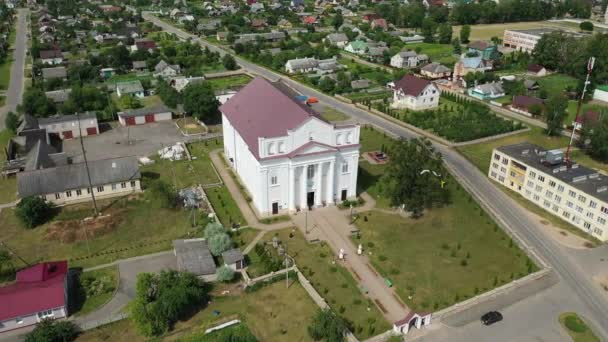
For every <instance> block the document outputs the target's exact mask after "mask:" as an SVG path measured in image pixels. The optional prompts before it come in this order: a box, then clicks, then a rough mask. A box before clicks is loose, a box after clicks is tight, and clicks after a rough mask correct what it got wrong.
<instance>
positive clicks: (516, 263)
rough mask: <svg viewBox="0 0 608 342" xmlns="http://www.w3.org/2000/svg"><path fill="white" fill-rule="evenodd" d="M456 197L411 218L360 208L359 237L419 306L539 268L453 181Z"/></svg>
mask: <svg viewBox="0 0 608 342" xmlns="http://www.w3.org/2000/svg"><path fill="white" fill-rule="evenodd" d="M449 183H450V185H449V187H450V190H451V192H452V203H451V204H450V205H449V206H447V207H445V208H440V209H433V210H431V211H427V212H426V213H425V214H424V216H423V217H421V218H419V219H408V218H404V217H402V216H400V215H397V214H389V213H384V212H380V211H371V212H366V213H362V214H361V215H362V216H363V219H359V220H358V221H357V226H358V227H359V229H360V231H361V236H360V238H356V237H353V242H354V243H355V244H359V243H361V244H363V246H364V247H366V253H369V252H371V253H372V255H371V257H370V258H371V262H372V264H373V266H374V267H375V268H376V270H378V272H379V273H380V274H382V276H384V277H387V278H389V279H390V280H391V281H392V282H393V284H394V286H395V288H396V291H397V293H398V294H399V296H400V297H401V299H402V300H403V301H405V302H406V303H407V305H408V306H409V307H410V308H411V309H413V310H416V311H429V310H433V311H436V310H438V309H441V308H445V307H448V306H451V305H452V304H455V303H458V302H460V301H462V300H465V299H467V298H470V297H473V296H475V295H477V294H479V293H482V292H485V291H488V290H490V289H492V288H494V287H497V286H500V285H502V284H505V283H507V282H510V281H511V280H513V279H517V278H521V277H523V276H524V275H526V274H528V273H530V272H532V271H536V270H537V267H536V266H535V265H534V264H533V263H532V262H531V261H530V260H529V258H528V257H527V256H526V255H525V253H523V252H522V251H521V250H520V249H519V248H518V247H517V245H516V244H515V243H514V242H512V241H511V239H510V238H509V237H508V236H507V234H506V233H505V232H504V231H503V230H502V229H500V228H499V227H498V225H496V224H495V223H494V221H493V220H492V219H491V218H490V217H489V216H488V215H487V214H486V213H485V212H484V211H483V210H482V209H481V208H480V207H479V205H478V204H477V203H476V202H475V201H474V200H473V199H472V198H471V196H470V195H469V194H468V193H466V191H465V190H463V189H462V188H461V187H460V186H458V185H456V184H455V182H454V181H451V182H449Z"/></svg>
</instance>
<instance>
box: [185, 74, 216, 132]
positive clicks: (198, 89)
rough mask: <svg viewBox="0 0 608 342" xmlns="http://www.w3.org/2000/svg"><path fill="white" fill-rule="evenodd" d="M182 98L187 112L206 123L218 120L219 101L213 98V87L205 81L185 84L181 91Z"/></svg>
mask: <svg viewBox="0 0 608 342" xmlns="http://www.w3.org/2000/svg"><path fill="white" fill-rule="evenodd" d="M182 99H183V103H184V110H185V111H186V112H187V113H190V114H192V116H194V117H196V118H198V119H199V120H201V121H203V122H205V123H206V124H211V123H217V122H219V120H220V115H219V110H218V107H219V102H218V100H217V99H216V98H215V94H214V92H213V88H212V87H211V85H210V84H208V83H207V82H203V83H197V84H190V85H189V86H187V87H186V89H184V91H183V94H182Z"/></svg>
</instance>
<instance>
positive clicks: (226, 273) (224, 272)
mask: <svg viewBox="0 0 608 342" xmlns="http://www.w3.org/2000/svg"><path fill="white" fill-rule="evenodd" d="M216 275H217V280H218V281H221V282H223V283H227V282H229V281H232V279H234V270H233V269H232V268H230V267H228V266H226V265H224V266H222V267H219V268H218V269H217V271H216Z"/></svg>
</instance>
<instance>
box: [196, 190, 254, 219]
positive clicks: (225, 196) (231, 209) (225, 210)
mask: <svg viewBox="0 0 608 342" xmlns="http://www.w3.org/2000/svg"><path fill="white" fill-rule="evenodd" d="M205 193H207V198H209V202H211V205H212V206H213V209H214V210H215V213H216V214H217V218H218V219H219V220H220V222H221V223H222V224H223V225H224V227H227V228H228V227H232V225H234V224H238V225H240V226H243V225H246V224H247V222H246V221H245V218H243V214H242V213H241V209H239V207H238V205H237V204H236V202H235V201H234V199H233V198H232V195H231V194H230V191H228V188H226V187H225V186H223V185H222V186H220V187H215V188H207V189H205Z"/></svg>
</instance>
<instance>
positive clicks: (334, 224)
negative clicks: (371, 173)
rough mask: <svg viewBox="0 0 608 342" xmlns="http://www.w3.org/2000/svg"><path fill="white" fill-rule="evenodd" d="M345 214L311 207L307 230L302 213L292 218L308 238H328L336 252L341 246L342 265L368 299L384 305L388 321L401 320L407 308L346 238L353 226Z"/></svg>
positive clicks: (337, 210) (335, 208)
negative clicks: (367, 295)
mask: <svg viewBox="0 0 608 342" xmlns="http://www.w3.org/2000/svg"><path fill="white" fill-rule="evenodd" d="M348 214H349V212H348V210H344V211H342V210H339V209H338V208H337V207H327V208H319V209H314V210H311V211H309V212H308V229H306V227H305V224H306V223H305V220H306V215H305V214H304V213H299V214H298V215H295V216H294V221H295V222H296V223H297V224H298V226H299V227H300V229H301V230H302V231H303V232H304V234H306V230H308V234H306V238H307V239H309V240H311V239H320V240H324V241H327V242H328V244H329V245H330V246H331V248H332V249H333V250H334V252H335V254H336V255H338V254H339V251H340V249H344V250H345V252H346V258H345V260H344V266H346V267H347V268H349V269H350V270H351V272H352V273H353V274H354V277H355V279H356V280H357V282H358V283H359V284H360V285H363V286H365V288H367V289H368V291H369V296H370V298H372V300H374V301H375V302H377V303H379V306H381V307H382V308H384V310H382V308H381V312H383V315H384V317H385V318H386V319H387V320H388V321H389V322H395V321H397V320H399V319H402V318H403V317H405V315H406V314H407V313H408V312H409V309H408V308H407V307H406V306H405V305H404V304H402V303H401V302H400V301H399V300H397V298H396V296H397V294H396V293H395V292H394V291H393V289H391V288H389V287H388V286H386V284H385V283H384V279H383V278H382V277H381V276H380V275H378V274H377V273H376V272H375V271H374V270H373V267H372V266H371V265H370V263H369V260H368V259H367V257H365V256H358V255H357V246H355V245H354V244H353V243H352V241H350V238H349V234H350V231H351V230H352V229H354V228H353V227H352V226H351V224H350V222H349V219H348Z"/></svg>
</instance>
